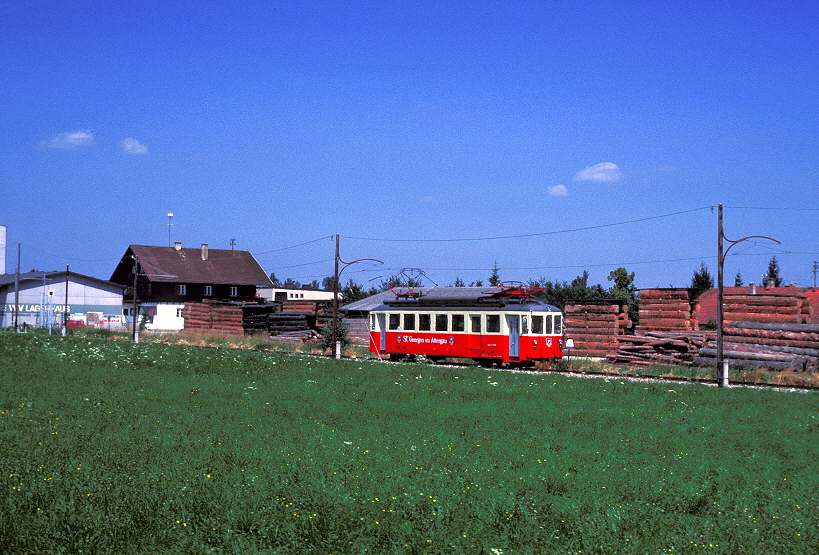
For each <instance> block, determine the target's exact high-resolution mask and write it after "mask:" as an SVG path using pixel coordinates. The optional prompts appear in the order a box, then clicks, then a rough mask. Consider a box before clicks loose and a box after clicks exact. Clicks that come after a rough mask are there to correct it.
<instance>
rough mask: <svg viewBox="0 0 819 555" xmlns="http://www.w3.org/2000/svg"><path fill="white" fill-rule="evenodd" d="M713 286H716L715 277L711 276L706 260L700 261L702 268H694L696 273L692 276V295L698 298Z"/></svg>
mask: <svg viewBox="0 0 819 555" xmlns="http://www.w3.org/2000/svg"><path fill="white" fill-rule="evenodd" d="M712 287H714V278H713V277H711V273H710V272H709V271H708V267H707V266H706V265H705V262H702V263H700V269H699V270H694V275H693V276H691V285H690V286H689V289H690V290H691V297H692V298H694V299H696V298H697V297H699V296H700V295H702V294H703V293H704V292H705V291H708V290H709V289H711V288H712Z"/></svg>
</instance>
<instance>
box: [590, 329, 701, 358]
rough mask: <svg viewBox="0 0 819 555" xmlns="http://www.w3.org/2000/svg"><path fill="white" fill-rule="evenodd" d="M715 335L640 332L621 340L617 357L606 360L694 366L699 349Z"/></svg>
mask: <svg viewBox="0 0 819 555" xmlns="http://www.w3.org/2000/svg"><path fill="white" fill-rule="evenodd" d="M715 336H716V332H713V331H711V332H693V331H692V332H661V331H655V332H647V331H643V332H640V334H639V335H628V336H625V337H621V338H620V348H619V349H618V350H617V354H613V355H608V356H607V357H606V360H607V361H608V362H612V363H616V364H628V365H633V366H648V365H652V364H673V365H679V366H691V365H692V364H693V361H694V359H695V358H696V357H697V354H698V353H699V352H700V349H701V348H703V347H705V346H706V345H707V344H708V341H709V340H713V338H714V337H715Z"/></svg>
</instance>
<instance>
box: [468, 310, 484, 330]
mask: <svg viewBox="0 0 819 555" xmlns="http://www.w3.org/2000/svg"><path fill="white" fill-rule="evenodd" d="M469 319H470V320H472V333H481V317H480V316H479V315H477V314H473V315H472V316H470V317H469Z"/></svg>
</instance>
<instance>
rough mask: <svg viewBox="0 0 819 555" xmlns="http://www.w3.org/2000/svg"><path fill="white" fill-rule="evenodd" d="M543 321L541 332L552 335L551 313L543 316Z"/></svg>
mask: <svg viewBox="0 0 819 555" xmlns="http://www.w3.org/2000/svg"><path fill="white" fill-rule="evenodd" d="M543 321H544V322H545V323H546V325H545V326H544V327H543V333H545V334H546V335H552V315H551V314H550V315H548V316H546V317H544V318H543Z"/></svg>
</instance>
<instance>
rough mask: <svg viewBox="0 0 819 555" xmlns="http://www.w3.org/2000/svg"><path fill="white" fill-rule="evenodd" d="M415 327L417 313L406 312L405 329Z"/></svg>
mask: <svg viewBox="0 0 819 555" xmlns="http://www.w3.org/2000/svg"><path fill="white" fill-rule="evenodd" d="M414 329H415V314H404V330H414Z"/></svg>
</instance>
